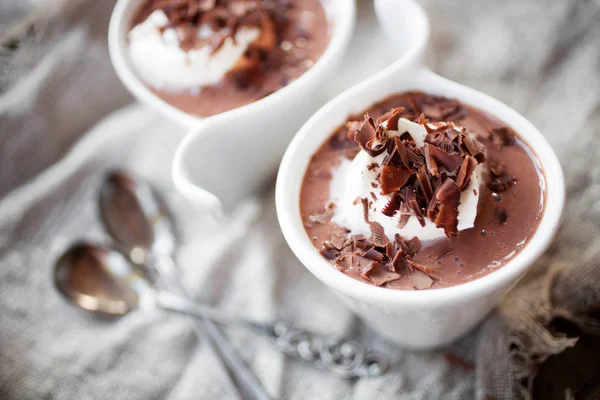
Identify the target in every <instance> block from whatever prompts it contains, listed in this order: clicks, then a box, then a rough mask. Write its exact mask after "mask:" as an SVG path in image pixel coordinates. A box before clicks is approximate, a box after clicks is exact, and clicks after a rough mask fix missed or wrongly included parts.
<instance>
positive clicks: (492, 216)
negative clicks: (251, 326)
mask: <svg viewBox="0 0 600 400" xmlns="http://www.w3.org/2000/svg"><path fill="white" fill-rule="evenodd" d="M544 186H545V185H544V176H543V173H542V171H541V169H540V166H539V163H538V161H537V159H536V157H535V155H534V154H533V153H532V151H531V150H530V149H529V148H528V147H527V145H526V144H525V143H524V142H523V141H522V140H521V139H520V138H519V136H518V134H517V133H516V132H514V131H513V130H512V129H511V128H510V127H509V126H508V125H506V124H505V123H504V122H502V121H500V120H498V119H497V118H495V117H494V116H492V115H489V114H487V113H485V112H483V111H481V110H479V109H477V108H475V107H472V106H469V105H466V104H462V103H460V102H459V101H457V100H454V99H447V98H444V97H439V96H432V95H428V94H425V93H422V92H407V93H403V94H398V95H394V96H391V97H389V98H387V99H385V100H383V101H381V102H379V103H377V104H375V105H373V106H372V107H371V108H369V109H368V110H366V111H365V112H364V113H361V114H360V115H355V116H352V117H350V118H349V119H348V122H347V123H346V124H345V125H344V126H341V127H339V128H338V129H337V130H336V131H335V132H333V134H332V135H331V136H330V137H329V139H328V140H327V141H326V142H325V143H324V144H323V145H322V146H321V148H320V149H319V150H318V151H317V152H316V153H315V154H314V155H313V157H312V159H311V161H310V163H309V166H308V169H307V171H306V174H305V177H304V182H303V185H302V190H301V195H300V196H301V197H300V212H301V217H302V220H303V222H304V226H305V229H306V233H307V234H308V235H309V237H310V238H311V239H312V241H313V243H314V245H315V247H316V248H317V249H318V250H319V251H320V253H321V254H322V255H323V257H325V258H326V259H328V260H330V262H331V263H332V264H333V265H334V266H335V267H336V268H337V269H338V270H339V271H341V272H343V273H344V274H347V275H349V276H351V277H353V278H355V279H358V280H360V281H362V282H365V283H369V284H373V285H377V286H382V287H386V288H391V289H409V290H410V289H428V288H443V287H448V286H453V285H458V284H461V283H465V282H469V281H471V280H474V279H477V278H479V277H481V276H484V275H486V274H489V273H490V272H493V271H495V270H496V269H498V268H501V267H502V266H503V265H504V264H506V263H507V262H508V261H509V260H510V259H512V258H513V257H514V256H515V255H516V254H518V253H519V252H520V251H521V250H522V249H523V247H524V246H526V245H527V242H528V240H529V239H530V238H531V237H532V236H533V234H534V233H535V231H536V229H537V227H538V224H539V221H540V219H541V216H542V213H543V209H544Z"/></svg>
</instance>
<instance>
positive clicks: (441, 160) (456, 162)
mask: <svg viewBox="0 0 600 400" xmlns="http://www.w3.org/2000/svg"><path fill="white" fill-rule="evenodd" d="M427 148H428V149H429V155H430V156H431V157H432V158H433V159H434V160H435V161H436V164H437V165H442V166H443V167H444V168H446V171H448V172H452V173H454V172H456V170H457V169H458V167H460V165H461V164H462V162H463V159H462V157H461V156H460V155H459V154H449V153H446V152H445V151H444V150H442V149H440V148H439V147H436V146H431V145H429V146H427Z"/></svg>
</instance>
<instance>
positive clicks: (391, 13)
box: [276, 0, 565, 348]
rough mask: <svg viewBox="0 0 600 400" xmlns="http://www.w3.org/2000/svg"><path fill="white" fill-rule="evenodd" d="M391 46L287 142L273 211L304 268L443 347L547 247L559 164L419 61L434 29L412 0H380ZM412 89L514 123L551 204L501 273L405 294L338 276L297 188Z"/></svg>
mask: <svg viewBox="0 0 600 400" xmlns="http://www.w3.org/2000/svg"><path fill="white" fill-rule="evenodd" d="M375 6H376V12H377V16H378V20H379V22H380V24H381V25H382V28H383V31H384V32H385V33H386V36H388V41H390V42H391V43H398V42H400V44H398V45H396V46H395V47H394V50H395V51H396V52H397V54H398V60H397V61H396V62H394V63H393V64H392V65H390V66H389V67H387V68H386V69H385V70H383V71H382V72H380V73H378V74H376V75H374V76H373V77H371V78H370V79H368V80H366V81H364V82H362V83H360V84H359V85H357V86H355V87H353V88H351V89H349V90H347V91H345V92H344V93H342V94H341V95H339V96H338V97H337V98H335V99H334V100H332V101H331V102H329V103H328V104H326V105H325V106H324V107H322V108H321V109H320V110H319V111H318V112H317V113H315V114H314V115H313V116H312V117H311V118H310V119H309V120H308V121H307V122H306V124H305V125H304V126H303V127H302V128H301V129H300V131H299V132H298V134H297V135H296V136H295V137H294V139H293V140H292V142H291V143H290V145H289V147H288V149H287V151H286V154H285V155H284V158H283V161H282V163H281V166H280V170H279V174H278V178H277V188H276V207H277V215H278V218H279V222H280V225H281V228H282V231H283V234H284V236H285V238H286V240H287V242H288V244H289V245H290V247H291V249H292V251H293V252H294V253H295V255H296V256H297V257H298V259H299V260H300V261H301V262H302V264H304V266H305V267H306V268H307V269H308V270H309V271H310V272H311V273H313V274H314V275H315V276H316V277H317V278H318V279H320V280H321V281H322V282H323V283H325V284H326V285H327V286H329V287H330V288H332V289H333V290H334V291H335V292H336V293H337V294H339V295H340V296H341V298H342V299H343V300H344V301H345V302H346V303H347V304H348V305H349V306H350V307H351V308H352V309H353V310H354V311H355V312H356V313H357V314H358V315H359V316H361V317H362V318H363V319H365V320H366V321H367V322H368V323H369V324H370V325H371V326H373V328H374V329H376V330H377V331H378V332H380V333H381V334H382V335H383V336H384V337H386V338H388V339H389V340H391V341H393V342H395V343H398V344H400V345H403V346H407V347H413V348H432V347H438V346H441V345H444V344H447V343H449V342H452V341H454V340H455V339H456V338H458V337H459V336H461V335H463V334H464V333H465V332H467V331H468V330H470V329H471V328H473V327H474V326H475V325H476V324H477V323H478V322H479V321H481V319H482V318H483V317H484V316H485V315H486V314H487V313H488V312H489V311H490V310H491V309H492V308H493V307H494V306H495V305H496V304H497V303H498V302H499V300H500V299H501V298H502V296H503V295H504V294H505V293H506V292H507V291H508V290H510V288H512V287H513V286H514V285H515V284H516V283H517V282H518V280H519V279H520V277H522V276H523V275H524V274H525V273H526V272H527V270H528V269H529V267H530V266H531V265H532V263H533V262H534V261H535V260H536V259H537V258H538V257H539V256H540V255H541V254H542V253H543V251H544V250H545V249H546V248H547V247H548V245H549V244H550V242H551V240H552V238H553V236H554V234H555V233H556V231H557V229H558V225H559V223H560V218H561V214H562V210H563V206H564V201H565V187H564V179H563V174H562V169H561V166H560V164H559V162H558V159H557V157H556V155H555V154H554V152H553V150H552V148H551V147H550V145H549V144H548V142H547V141H546V139H545V138H544V136H543V135H542V134H541V133H540V132H539V131H538V130H537V129H536V128H535V127H534V126H533V125H532V124H531V123H530V122H529V121H528V120H527V119H526V118H524V117H523V116H521V115H520V114H519V113H517V112H516V111H515V110H513V109H511V108H510V107H508V106H507V105H505V104H503V103H501V102H500V101H498V100H495V99H493V98H491V97H489V96H487V95H485V94H482V93H480V92H478V91H476V90H473V89H471V88H468V87H465V86H463V85H460V84H458V83H455V82H452V81H450V80H448V79H445V78H443V77H440V76H438V75H436V74H435V73H433V72H431V71H430V70H428V69H427V68H426V67H425V66H424V65H423V64H422V54H423V51H424V49H425V45H426V42H427V37H428V34H429V24H428V22H427V18H426V17H425V14H424V12H423V11H422V9H421V8H420V6H419V5H418V4H417V3H416V2H414V1H412V0H403V1H395V0H376V2H375ZM410 90H416V91H423V92H426V93H429V94H434V95H440V96H445V97H449V98H456V99H458V100H459V101H461V102H464V103H466V104H469V105H473V106H476V107H477V108H479V109H481V110H483V111H485V112H487V113H489V114H491V115H493V116H495V117H497V118H499V119H500V120H502V121H504V122H506V123H507V124H508V125H510V126H511V127H512V128H513V129H514V130H515V131H516V132H518V133H519V136H520V138H521V139H523V141H524V142H525V143H526V144H527V145H528V146H529V148H531V149H532V150H533V152H534V153H535V155H536V156H537V161H538V162H539V165H540V169H541V170H542V171H543V173H544V174H545V176H546V178H547V179H546V187H545V196H546V199H545V200H546V203H545V209H544V213H543V215H542V218H541V221H540V224H539V227H538V229H537V231H536V233H535V234H534V235H533V237H532V238H531V239H530V241H529V243H528V244H527V246H526V247H525V248H524V249H523V250H522V251H521V252H520V253H519V254H518V255H516V256H515V257H514V258H513V259H512V260H511V261H509V262H508V263H506V264H505V265H504V266H503V267H502V268H500V269H498V270H497V271H495V272H493V273H491V274H489V275H487V276H484V277H481V278H479V279H476V280H474V281H471V282H468V283H464V284H461V285H457V286H452V287H448V288H443V289H433V290H423V291H407V290H391V289H386V288H381V287H376V286H371V285H367V284H365V283H363V282H360V281H358V280H355V279H353V278H351V277H349V276H347V275H344V274H342V273H340V272H339V271H337V270H336V269H335V268H332V266H331V265H330V264H329V262H327V261H326V260H325V259H324V258H323V257H322V256H321V255H320V254H319V253H318V252H317V250H316V249H315V247H314V245H313V243H312V242H311V240H310V238H309V237H308V235H307V234H306V232H305V230H304V227H303V224H302V220H301V217H300V212H299V210H300V204H299V201H300V189H301V185H302V181H303V178H304V173H305V171H306V169H307V166H308V163H309V161H310V158H311V156H312V155H313V154H314V153H315V152H316V150H317V149H318V148H319V147H320V146H321V145H322V144H323V142H324V141H325V140H326V139H327V138H328V137H329V135H330V134H331V133H332V132H333V131H334V129H335V128H337V127H338V126H340V125H341V124H343V123H345V121H346V120H347V118H348V117H349V116H350V115H352V114H355V113H359V112H361V111H363V110H365V109H367V108H368V107H370V106H371V105H372V104H374V103H375V102H377V101H380V100H382V99H384V98H386V97H388V96H389V95H392V94H396V93H402V92H406V91H410Z"/></svg>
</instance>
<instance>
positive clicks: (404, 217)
mask: <svg viewBox="0 0 600 400" xmlns="http://www.w3.org/2000/svg"><path fill="white" fill-rule="evenodd" d="M409 219H410V212H409V211H408V209H406V208H405V211H402V207H401V208H400V218H398V223H397V224H396V227H397V228H398V229H403V228H404V227H405V226H406V224H407V223H408V220H409Z"/></svg>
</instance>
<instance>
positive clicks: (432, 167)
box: [423, 145, 440, 176]
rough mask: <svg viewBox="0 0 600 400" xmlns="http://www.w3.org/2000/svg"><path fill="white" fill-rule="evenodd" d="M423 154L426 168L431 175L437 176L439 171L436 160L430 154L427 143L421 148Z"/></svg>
mask: <svg viewBox="0 0 600 400" xmlns="http://www.w3.org/2000/svg"><path fill="white" fill-rule="evenodd" d="M423 154H424V155H425V165H427V170H428V171H429V173H430V174H431V175H433V176H438V175H439V174H440V171H439V169H438V166H437V162H436V161H435V159H434V158H433V157H432V156H431V149H430V146H429V145H427V146H425V147H424V148H423Z"/></svg>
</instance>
